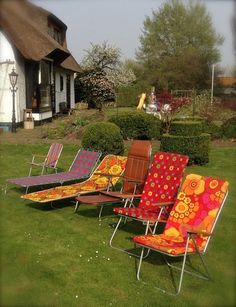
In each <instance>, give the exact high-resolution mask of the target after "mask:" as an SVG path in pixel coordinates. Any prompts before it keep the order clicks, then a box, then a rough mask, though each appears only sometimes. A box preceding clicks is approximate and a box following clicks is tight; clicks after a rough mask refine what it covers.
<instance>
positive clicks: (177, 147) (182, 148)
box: [160, 133, 210, 165]
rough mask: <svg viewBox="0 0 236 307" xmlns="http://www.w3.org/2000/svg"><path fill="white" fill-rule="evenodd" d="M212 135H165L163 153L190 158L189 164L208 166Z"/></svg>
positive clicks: (162, 138)
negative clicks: (177, 154) (167, 152)
mask: <svg viewBox="0 0 236 307" xmlns="http://www.w3.org/2000/svg"><path fill="white" fill-rule="evenodd" d="M209 143H210V135H209V134H207V133H202V134H201V135H198V136H179V135H170V134H163V135H162V137H161V146H160V150H161V151H169V152H174V153H179V154H184V155H187V156H189V164H200V165H203V164H206V163H208V162H209Z"/></svg>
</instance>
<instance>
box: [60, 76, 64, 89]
mask: <svg viewBox="0 0 236 307" xmlns="http://www.w3.org/2000/svg"><path fill="white" fill-rule="evenodd" d="M63 90H64V78H63V76H60V91H61V92H62V91H63Z"/></svg>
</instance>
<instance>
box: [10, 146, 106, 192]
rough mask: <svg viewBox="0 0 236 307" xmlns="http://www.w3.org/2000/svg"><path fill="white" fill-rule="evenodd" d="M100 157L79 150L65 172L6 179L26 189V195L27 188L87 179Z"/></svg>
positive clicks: (93, 153)
mask: <svg viewBox="0 0 236 307" xmlns="http://www.w3.org/2000/svg"><path fill="white" fill-rule="evenodd" d="M100 156H101V152H98V151H92V150H87V149H80V150H79V151H78V153H77V155H76V157H75V159H74V161H73V162H72V164H71V166H70V168H69V170H68V171H67V172H61V173H55V174H48V175H40V176H31V177H22V178H13V179H7V181H8V182H10V183H13V184H16V185H20V186H22V187H26V193H27V192H28V188H29V187H32V186H40V185H47V184H56V183H57V184H61V185H62V184H63V183H64V182H66V181H73V180H78V179H83V178H87V177H89V175H90V174H91V173H92V171H93V170H94V168H95V166H96V164H97V162H98V160H99V158H100Z"/></svg>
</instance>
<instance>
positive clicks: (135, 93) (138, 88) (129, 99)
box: [116, 83, 150, 107]
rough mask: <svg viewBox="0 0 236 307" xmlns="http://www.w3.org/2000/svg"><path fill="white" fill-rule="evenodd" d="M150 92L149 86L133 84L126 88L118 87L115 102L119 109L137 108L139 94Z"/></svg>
mask: <svg viewBox="0 0 236 307" xmlns="http://www.w3.org/2000/svg"><path fill="white" fill-rule="evenodd" d="M148 91H150V86H148V85H147V84H140V83H135V84H131V85H126V86H120V87H119V88H118V89H117V93H116V101H117V104H118V106H119V107H133V106H137V105H138V102H139V97H140V94H141V93H143V92H148Z"/></svg>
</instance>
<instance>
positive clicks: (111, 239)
mask: <svg viewBox="0 0 236 307" xmlns="http://www.w3.org/2000/svg"><path fill="white" fill-rule="evenodd" d="M122 219H124V221H126V217H124V216H121V217H120V218H119V221H118V223H117V224H116V227H115V229H114V231H113V233H112V236H111V238H110V241H109V246H110V247H112V248H114V249H116V250H118V251H121V252H123V253H126V254H128V255H130V256H133V257H138V258H139V257H140V256H139V255H137V254H134V253H131V252H129V251H127V250H126V249H123V248H120V247H117V246H114V245H112V241H113V239H114V237H115V234H116V232H117V230H118V228H119V226H120V223H121V221H122ZM148 229H149V222H148V223H147V226H146V230H145V234H147V233H148ZM149 252H150V249H148V251H147V254H146V255H145V256H143V258H146V257H147V256H148V255H149Z"/></svg>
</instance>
